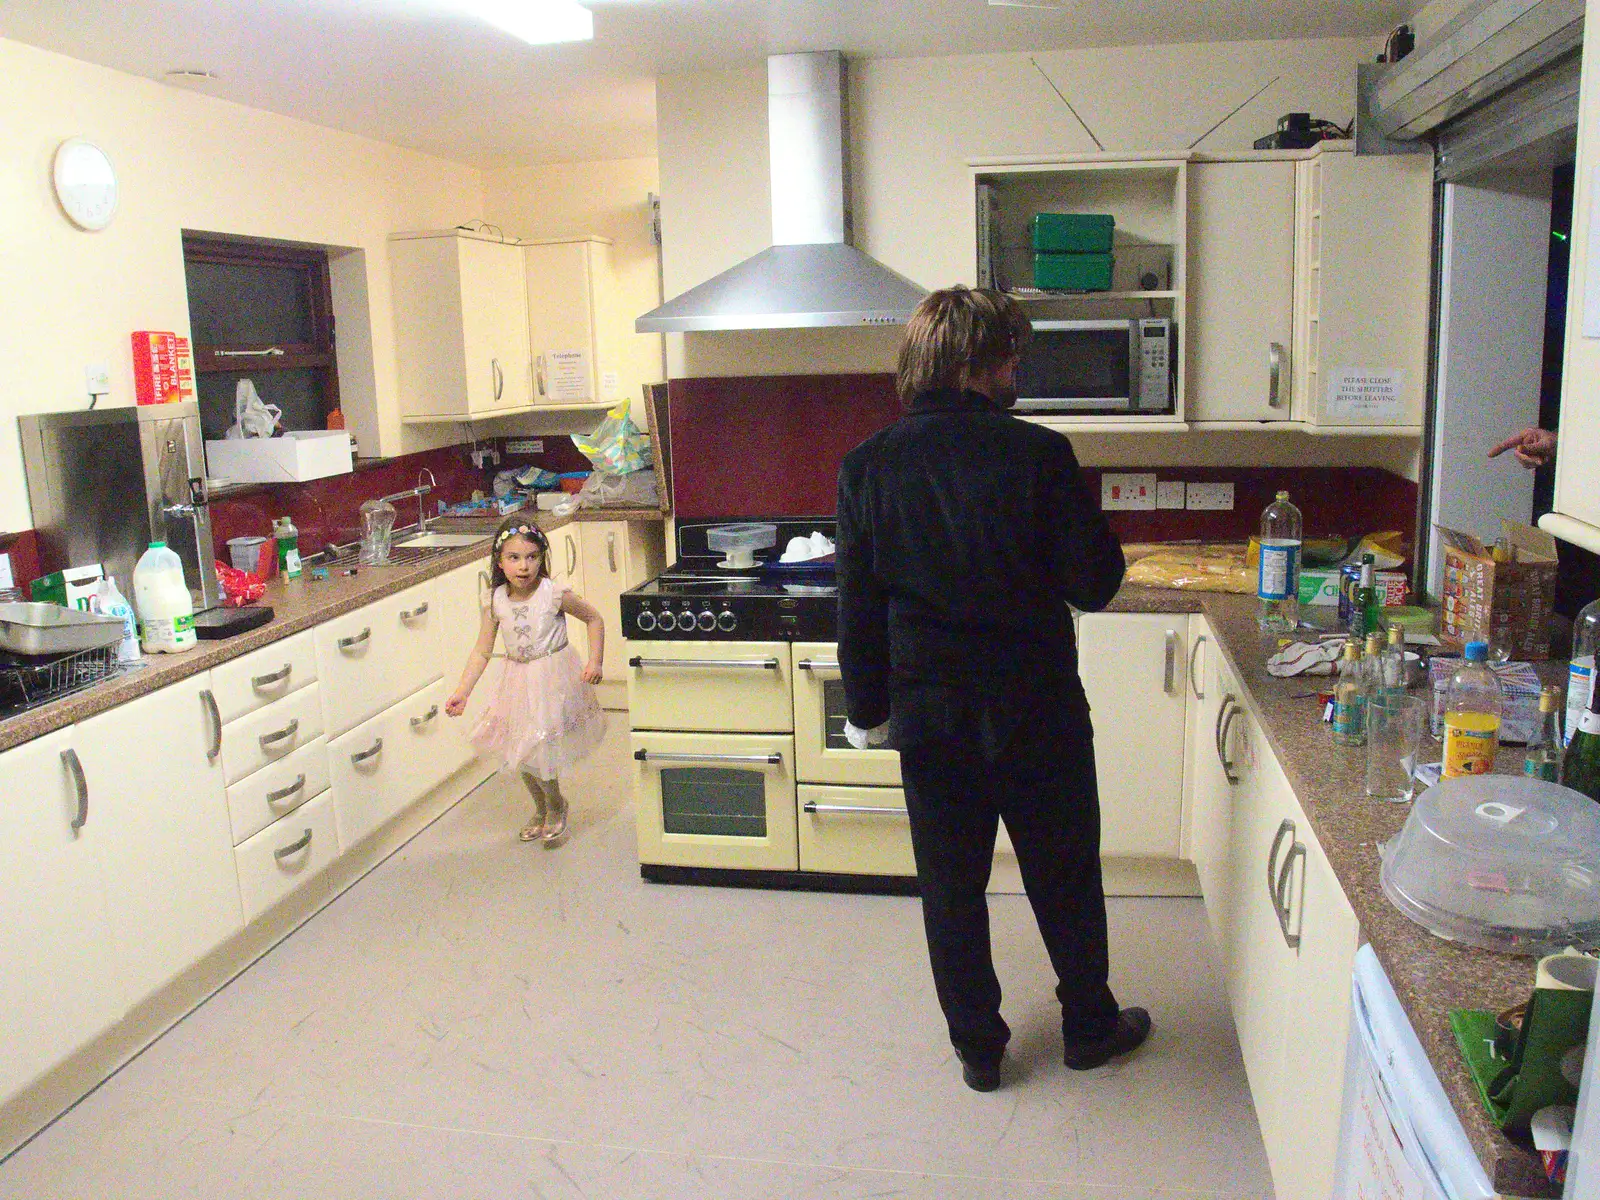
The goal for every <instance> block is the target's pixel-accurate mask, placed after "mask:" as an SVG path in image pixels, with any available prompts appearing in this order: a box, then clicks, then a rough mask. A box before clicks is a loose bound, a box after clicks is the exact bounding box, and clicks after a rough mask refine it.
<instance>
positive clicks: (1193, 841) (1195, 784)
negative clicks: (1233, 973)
mask: <svg viewBox="0 0 1600 1200" xmlns="http://www.w3.org/2000/svg"><path fill="white" fill-rule="evenodd" d="M1190 636H1191V644H1190V648H1189V680H1188V682H1189V708H1190V711H1191V718H1190V721H1189V750H1188V753H1189V761H1188V764H1187V766H1188V787H1189V795H1188V797H1187V809H1188V822H1189V856H1190V858H1191V859H1192V860H1193V862H1194V866H1195V873H1196V874H1197V875H1198V876H1199V878H1200V894H1201V895H1202V896H1203V897H1205V902H1206V915H1207V916H1208V918H1209V919H1210V922H1211V931H1212V934H1213V936H1214V937H1215V938H1216V940H1217V943H1218V945H1221V944H1222V943H1223V942H1224V940H1225V937H1224V931H1225V927H1224V919H1225V918H1224V915H1223V914H1224V913H1225V912H1226V911H1227V907H1228V877H1229V866H1228V840H1229V838H1230V836H1231V835H1232V831H1233V786H1234V785H1233V784H1232V783H1230V781H1229V777H1230V775H1232V774H1233V773H1232V772H1231V771H1230V770H1229V768H1228V767H1227V766H1226V764H1225V761H1224V755H1225V754H1229V753H1231V751H1230V750H1229V747H1228V744H1227V743H1225V742H1224V741H1223V723H1224V721H1225V720H1227V719H1228V713H1229V712H1231V711H1232V708H1233V706H1234V705H1235V704H1237V695H1236V693H1237V691H1238V689H1237V687H1236V686H1235V685H1234V682H1233V677H1232V675H1231V674H1230V673H1229V672H1228V670H1227V669H1226V667H1225V666H1224V665H1223V662H1222V651H1221V650H1220V649H1218V647H1217V642H1216V634H1215V633H1214V632H1213V631H1212V629H1211V626H1210V624H1209V623H1208V622H1207V621H1206V620H1205V618H1204V617H1195V618H1193V619H1192V623H1191V625H1190ZM1232 720H1234V721H1237V720H1238V718H1237V717H1234V718H1232ZM1230 735H1231V731H1230ZM1230 741H1231V736H1230ZM1235 777H1236V776H1235Z"/></svg>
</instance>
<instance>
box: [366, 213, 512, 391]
mask: <svg viewBox="0 0 1600 1200" xmlns="http://www.w3.org/2000/svg"><path fill="white" fill-rule="evenodd" d="M389 265H390V270H391V272H392V275H393V285H394V323H395V350H396V356H397V358H398V360H399V367H400V415H401V417H402V419H404V420H405V421H407V422H409V423H419V422H431V421H463V420H473V419H477V418H481V417H495V416H506V415H509V414H511V413H515V412H525V411H527V410H528V409H529V408H530V407H531V405H532V403H533V378H532V374H533V373H532V356H531V355H530V354H529V352H528V301H527V296H526V293H525V290H524V289H525V284H524V267H523V248H522V247H521V246H518V245H515V244H511V243H506V242H502V241H500V240H499V239H497V238H491V237H488V236H486V235H483V234H475V233H469V232H466V231H462V230H446V231H434V232H427V233H397V234H392V235H391V236H390V238H389Z"/></svg>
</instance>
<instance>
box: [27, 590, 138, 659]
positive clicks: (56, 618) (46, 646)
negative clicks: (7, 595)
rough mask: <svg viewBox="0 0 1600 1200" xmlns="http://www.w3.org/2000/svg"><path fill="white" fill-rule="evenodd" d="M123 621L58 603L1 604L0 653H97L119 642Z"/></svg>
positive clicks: (33, 654)
mask: <svg viewBox="0 0 1600 1200" xmlns="http://www.w3.org/2000/svg"><path fill="white" fill-rule="evenodd" d="M122 632H123V630H122V618H121V617H109V616H104V615H102V614H100V613H91V612H82V611H80V610H78V609H76V608H63V607H62V606H61V605H59V604H39V603H32V604H0V650H5V651H8V652H9V653H11V654H26V655H32V656H36V657H37V656H42V655H49V654H76V653H78V652H79V651H80V650H98V649H99V648H100V647H102V646H113V645H115V644H116V643H118V642H120V641H121V640H122Z"/></svg>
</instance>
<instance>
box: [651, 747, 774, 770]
mask: <svg viewBox="0 0 1600 1200" xmlns="http://www.w3.org/2000/svg"><path fill="white" fill-rule="evenodd" d="M633 757H634V758H635V759H637V760H638V761H639V762H642V763H652V762H678V763H697V762H713V763H729V762H735V763H763V764H765V765H767V766H770V767H776V766H779V765H781V764H782V762H783V755H781V754H670V753H667V752H666V751H663V750H635V751H634V752H633Z"/></svg>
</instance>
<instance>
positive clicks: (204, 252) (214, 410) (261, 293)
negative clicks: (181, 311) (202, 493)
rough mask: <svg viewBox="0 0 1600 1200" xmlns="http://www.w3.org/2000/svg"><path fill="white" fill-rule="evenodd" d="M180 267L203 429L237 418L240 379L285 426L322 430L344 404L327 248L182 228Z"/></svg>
mask: <svg viewBox="0 0 1600 1200" xmlns="http://www.w3.org/2000/svg"><path fill="white" fill-rule="evenodd" d="M183 266H184V275H185V277H186V279H187V282H188V288H189V327H190V333H191V341H193V343H194V366H195V374H196V375H197V377H198V378H197V381H196V389H197V391H198V392H199V400H200V425H201V428H202V430H203V432H204V435H205V436H206V437H208V438H220V437H222V436H223V435H224V434H225V433H226V432H227V430H228V427H229V426H230V425H232V424H233V422H234V403H235V397H236V395H237V392H238V386H239V381H240V380H241V379H249V380H251V381H252V382H253V383H254V384H255V388H256V391H257V392H259V393H260V395H261V399H262V400H263V401H265V402H266V403H267V404H275V405H277V406H278V407H279V408H280V409H282V410H283V427H284V428H285V429H326V428H327V426H328V414H329V413H330V412H332V411H333V410H335V409H336V408H338V407H339V371H338V366H337V364H336V363H335V361H334V352H333V295H332V291H331V288H330V286H329V281H328V255H327V252H326V251H323V250H316V249H305V248H300V247H295V246H272V245H264V244H261V243H257V242H245V241H237V240H233V239H227V238H218V237H206V236H201V235H198V234H185V235H184V238H183Z"/></svg>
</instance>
